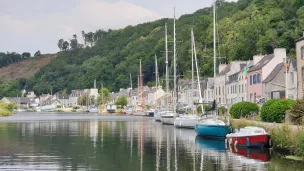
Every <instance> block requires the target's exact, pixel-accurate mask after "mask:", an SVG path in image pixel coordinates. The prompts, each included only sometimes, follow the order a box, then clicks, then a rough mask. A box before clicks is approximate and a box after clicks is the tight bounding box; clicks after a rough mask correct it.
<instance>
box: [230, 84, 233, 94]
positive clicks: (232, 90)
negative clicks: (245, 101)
mask: <svg viewBox="0 0 304 171" xmlns="http://www.w3.org/2000/svg"><path fill="white" fill-rule="evenodd" d="M230 88H231V90H230V92H231V94H232V93H233V90H232V86H231V87H230Z"/></svg>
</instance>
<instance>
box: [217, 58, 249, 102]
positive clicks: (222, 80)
mask: <svg viewBox="0 0 304 171" xmlns="http://www.w3.org/2000/svg"><path fill="white" fill-rule="evenodd" d="M246 65H247V62H246V61H233V62H231V63H230V64H228V65H226V64H220V66H219V74H217V76H216V77H215V81H214V85H215V86H214V88H215V97H216V101H217V103H218V104H223V105H227V88H226V84H227V82H228V76H229V75H232V74H235V73H237V72H239V71H240V70H241V69H243V68H244V67H245V66H246Z"/></svg>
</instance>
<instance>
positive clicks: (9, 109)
mask: <svg viewBox="0 0 304 171" xmlns="http://www.w3.org/2000/svg"><path fill="white" fill-rule="evenodd" d="M15 106H16V105H15V104H13V103H5V102H3V101H1V100H0V117H3V116H11V115H12V114H13V109H14V108H15Z"/></svg>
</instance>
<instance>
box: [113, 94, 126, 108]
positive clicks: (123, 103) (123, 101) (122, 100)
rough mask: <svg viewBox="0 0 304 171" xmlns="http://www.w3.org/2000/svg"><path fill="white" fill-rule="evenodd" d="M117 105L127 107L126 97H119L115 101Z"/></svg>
mask: <svg viewBox="0 0 304 171" xmlns="http://www.w3.org/2000/svg"><path fill="white" fill-rule="evenodd" d="M115 104H116V105H120V106H121V107H124V106H127V104H128V100H127V98H126V97H125V96H119V97H118V98H117V100H116V101H115Z"/></svg>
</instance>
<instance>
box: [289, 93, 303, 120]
mask: <svg viewBox="0 0 304 171" xmlns="http://www.w3.org/2000/svg"><path fill="white" fill-rule="evenodd" d="M303 115H304V99H301V100H297V101H296V102H295V103H294V104H293V105H292V106H291V109H290V112H289V116H288V117H289V119H290V122H291V123H293V124H302V123H303V122H302V121H303V119H304V118H303Z"/></svg>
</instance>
